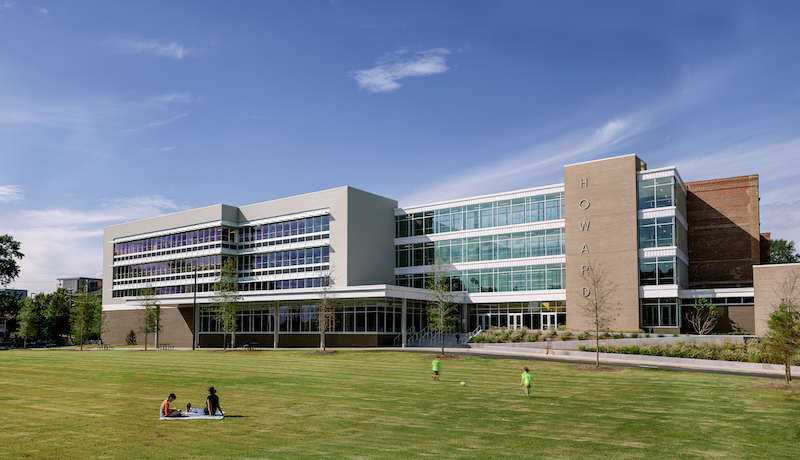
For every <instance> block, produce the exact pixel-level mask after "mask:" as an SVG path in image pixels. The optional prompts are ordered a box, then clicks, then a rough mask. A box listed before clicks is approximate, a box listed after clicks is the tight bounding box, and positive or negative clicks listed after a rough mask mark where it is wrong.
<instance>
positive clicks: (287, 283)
mask: <svg viewBox="0 0 800 460" xmlns="http://www.w3.org/2000/svg"><path fill="white" fill-rule="evenodd" d="M325 280H326V278H319V277H316V278H300V279H290V280H276V281H257V282H248V283H239V292H248V291H279V290H285V289H303V288H313V287H322V286H323V285H325V282H326V281H325ZM143 289H144V288H134V289H115V290H114V292H113V293H112V297H141V296H142V292H143ZM154 289H155V290H156V295H168V294H191V293H192V292H194V283H192V284H183V285H179V286H159V287H155V288H154ZM214 289H215V288H214V283H198V284H197V292H213V291H214Z"/></svg>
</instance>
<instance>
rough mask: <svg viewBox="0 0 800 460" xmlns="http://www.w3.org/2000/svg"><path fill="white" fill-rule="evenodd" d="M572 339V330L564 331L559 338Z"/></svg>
mask: <svg viewBox="0 0 800 460" xmlns="http://www.w3.org/2000/svg"><path fill="white" fill-rule="evenodd" d="M570 339H572V331H564V332H563V333H562V334H561V340H570Z"/></svg>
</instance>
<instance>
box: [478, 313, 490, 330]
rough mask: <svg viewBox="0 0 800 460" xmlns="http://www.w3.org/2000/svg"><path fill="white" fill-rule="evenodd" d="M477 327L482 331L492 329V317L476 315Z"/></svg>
mask: <svg viewBox="0 0 800 460" xmlns="http://www.w3.org/2000/svg"><path fill="white" fill-rule="evenodd" d="M478 326H480V327H481V329H483V330H484V331H488V330H489V329H490V328H491V327H492V317H491V316H489V315H478Z"/></svg>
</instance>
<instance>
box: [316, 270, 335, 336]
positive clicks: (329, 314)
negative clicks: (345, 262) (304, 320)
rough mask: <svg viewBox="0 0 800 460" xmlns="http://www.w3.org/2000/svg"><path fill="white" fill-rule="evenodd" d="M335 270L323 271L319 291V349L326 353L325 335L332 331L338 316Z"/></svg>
mask: <svg viewBox="0 0 800 460" xmlns="http://www.w3.org/2000/svg"><path fill="white" fill-rule="evenodd" d="M331 273H333V269H331V268H328V269H325V270H323V271H322V287H321V289H320V291H319V304H318V305H317V315H318V319H317V327H318V328H319V347H320V348H321V349H322V350H323V351H325V347H326V345H327V344H326V343H325V333H326V332H328V331H330V330H332V329H333V326H334V323H335V320H336V316H335V315H334V312H335V307H336V292H335V291H334V289H333V283H334V281H335V278H333V277H332V276H331Z"/></svg>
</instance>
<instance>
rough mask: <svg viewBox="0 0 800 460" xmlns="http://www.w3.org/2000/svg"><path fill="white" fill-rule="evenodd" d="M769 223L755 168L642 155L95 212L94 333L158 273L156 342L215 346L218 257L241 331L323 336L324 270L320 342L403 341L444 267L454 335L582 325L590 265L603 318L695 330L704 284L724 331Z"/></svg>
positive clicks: (746, 318) (242, 334)
mask: <svg viewBox="0 0 800 460" xmlns="http://www.w3.org/2000/svg"><path fill="white" fill-rule="evenodd" d="M768 238H769V235H768V234H765V235H762V234H761V233H760V228H759V196H758V176H756V175H752V176H743V177H733V178H723V179H710V180H705V181H699V182H684V181H683V180H682V179H681V176H680V174H679V173H678V171H677V170H676V169H675V168H674V167H661V168H655V169H648V168H647V165H646V164H645V163H644V162H643V161H642V160H641V159H640V158H639V157H637V156H636V155H625V156H620V157H614V158H607V159H602V160H597V161H590V162H585V163H578V164H572V165H566V166H564V177H563V183H559V184H554V185H546V186H538V187H533V188H528V189H524V190H515V191H509V192H503V193H496V194H490V195H483V196H474V197H467V198H461V199H456V200H450V201H446V202H440V203H433V204H425V205H419V206H404V207H399V206H398V203H397V201H395V200H393V199H390V198H386V197H382V196H378V195H375V194H372V193H368V192H365V191H362V190H358V189H355V188H352V187H340V188H335V189H331V190H325V191H320V192H314V193H309V194H305V195H298V196H293V197H288V198H282V199H278V200H273V201H268V202H263V203H258V204H252V205H247V206H240V207H237V206H229V205H224V204H220V205H215V206H209V207H205V208H199V209H193V210H189V211H184V212H178V213H174V214H168V215H164V216H160V217H155V218H151V219H145V220H140V221H135V222H129V223H125V224H120V225H115V226H110V227H106V228H105V232H104V251H103V284H102V285H103V310H104V312H105V314H106V319H107V326H106V329H107V331H106V332H105V333H104V334H103V340H104V342H106V343H124V342H125V337H126V335H128V333H129V331H131V330H133V331H135V332H136V331H138V330H139V328H141V326H142V325H143V315H142V308H141V293H142V289H144V288H149V287H152V288H154V289H155V290H156V293H157V298H158V299H159V301H160V304H161V306H162V309H163V317H162V328H163V331H162V333H161V337H160V340H161V342H168V343H170V344H171V345H174V346H183V347H186V346H192V347H219V346H221V345H222V340H223V339H222V337H223V336H222V333H221V332H220V330H219V326H218V324H217V322H216V320H215V317H214V315H213V313H212V312H211V310H210V308H209V307H210V305H211V303H212V301H213V297H214V283H215V281H216V280H217V279H218V275H219V271H220V269H221V267H222V266H223V264H225V263H227V262H228V261H232V262H233V263H234V264H235V268H236V273H237V275H238V280H239V294H240V296H241V303H240V311H239V320H238V321H239V325H238V329H237V331H236V333H235V337H234V340H235V343H236V344H237V346H241V344H243V343H244V342H245V341H246V340H249V341H251V342H258V343H259V344H261V346H267V347H271V346H280V347H304V346H318V345H319V342H320V336H319V332H318V328H317V323H316V321H317V304H318V303H319V300H320V292H321V291H322V286H323V285H324V283H325V280H326V279H327V276H328V275H330V276H331V277H332V279H333V282H332V288H331V289H330V290H331V291H332V292H333V294H334V295H335V301H336V305H337V307H336V310H335V315H334V316H335V321H334V326H333V330H332V331H330V332H329V333H327V334H326V336H327V344H328V346H333V347H336V346H364V347H370V346H402V345H405V344H406V343H407V341H408V339H409V337H412V336H414V335H415V334H418V333H419V332H420V331H422V330H424V329H425V327H426V325H427V317H426V313H425V305H426V302H427V300H428V299H429V294H428V291H427V290H426V289H425V287H426V286H427V281H428V279H429V278H430V276H431V273H432V272H433V271H434V269H435V266H437V265H438V266H439V267H443V268H444V269H445V270H446V271H447V272H448V274H449V282H450V287H451V291H453V293H454V296H455V299H456V301H457V302H458V303H459V304H460V305H461V308H460V331H461V332H462V334H465V333H468V332H471V331H475V330H476V329H478V328H482V329H487V328H489V327H492V326H502V327H514V328H522V327H524V328H529V329H551V328H556V327H559V326H565V327H566V328H569V329H573V330H582V329H589V328H590V327H591V326H590V324H591V319H590V317H589V315H588V314H587V312H586V311H585V310H584V309H583V305H584V304H585V302H586V299H587V297H590V296H591V293H592V290H591V289H590V288H589V286H587V277H586V273H587V270H589V269H593V270H602V271H604V272H605V273H606V275H607V276H606V279H607V280H610V281H609V283H610V285H613V297H614V302H615V303H617V304H618V305H619V309H618V311H617V315H616V318H615V322H614V324H613V326H612V329H614V330H621V331H633V330H640V329H644V330H651V331H653V332H656V333H659V332H660V333H675V332H679V331H686V332H688V331H689V329H688V327H689V326H688V324H684V322H685V321H684V318H683V316H684V313H685V312H686V311H687V310H688V309H689V308H690V307H691V306H692V305H694V303H695V301H696V299H699V298H707V299H709V300H711V301H712V302H713V303H714V304H715V305H716V306H717V307H718V308H719V309H720V310H721V311H722V319H721V321H720V322H719V325H718V326H717V331H720V332H726V331H734V332H748V333H754V332H757V330H761V329H762V326H759V324H757V321H756V318H757V317H759V318H761V316H763V315H757V314H756V304H755V294H754V290H755V287H754V269H753V267H754V266H758V265H761V264H767V263H768V261H769V239H768ZM759 308H761V307H759ZM765 308H766V307H765ZM762 319H763V318H762ZM141 339H142V337H141V336H140V338H139V340H141Z"/></svg>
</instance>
